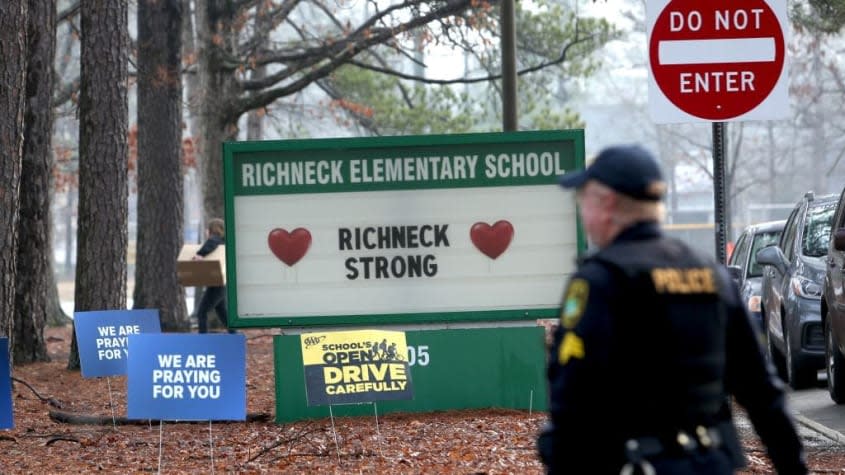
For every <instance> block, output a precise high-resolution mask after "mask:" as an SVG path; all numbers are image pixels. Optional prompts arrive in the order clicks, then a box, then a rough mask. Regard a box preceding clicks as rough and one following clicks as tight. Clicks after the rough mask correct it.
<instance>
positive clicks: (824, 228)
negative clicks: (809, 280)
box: [801, 203, 836, 257]
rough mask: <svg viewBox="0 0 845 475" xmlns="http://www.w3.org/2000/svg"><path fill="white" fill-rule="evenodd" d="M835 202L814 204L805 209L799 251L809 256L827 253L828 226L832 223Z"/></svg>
mask: <svg viewBox="0 0 845 475" xmlns="http://www.w3.org/2000/svg"><path fill="white" fill-rule="evenodd" d="M835 206H836V203H826V204H824V205H820V206H814V207H812V208H810V209H809V210H808V211H807V217H806V218H805V219H804V233H803V239H802V241H801V253H802V254H804V255H805V256H810V257H821V256H826V255H827V245H828V243H829V242H830V228H831V226H832V225H833V212H834V211H836V207H835Z"/></svg>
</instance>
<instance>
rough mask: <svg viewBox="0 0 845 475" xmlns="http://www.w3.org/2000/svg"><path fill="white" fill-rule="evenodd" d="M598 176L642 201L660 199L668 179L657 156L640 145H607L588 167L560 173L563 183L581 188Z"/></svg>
mask: <svg viewBox="0 0 845 475" xmlns="http://www.w3.org/2000/svg"><path fill="white" fill-rule="evenodd" d="M588 180H596V181H598V182H600V183H602V184H603V185H605V186H608V187H610V188H612V189H613V190H614V191H616V192H618V193H622V194H624V195H627V196H630V197H631V198H634V199H637V200H643V201H659V200H661V199H662V198H663V196H664V195H665V194H666V182H665V181H663V173H662V172H661V171H660V165H658V163H657V160H656V159H655V158H654V156H653V155H652V154H651V153H650V152H649V151H648V150H646V149H645V148H643V147H641V146H639V145H616V146H612V147H608V148H605V149H604V150H602V151H601V152H599V155H598V156H597V157H596V159H595V160H593V163H591V164H590V166H588V167H587V168H585V169H584V170H580V171H573V172H569V173H566V174H564V175H561V177H560V179H559V183H560V186H562V187H564V188H579V187H581V186H583V185H584V184H585V183H587V181H588Z"/></svg>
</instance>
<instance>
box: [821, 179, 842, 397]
mask: <svg viewBox="0 0 845 475" xmlns="http://www.w3.org/2000/svg"><path fill="white" fill-rule="evenodd" d="M843 292H845V190H843V191H842V195H840V197H839V202H838V203H837V205H836V211H835V212H834V214H833V226H832V233H831V235H830V240H829V242H828V249H827V267H826V268H825V276H824V286H823V288H822V295H823V297H822V302H821V315H822V322H824V339H825V360H826V362H827V364H826V365H825V366H826V370H827V390H828V392H829V393H830V398H831V399H833V401H834V402H835V403H836V404H845V356H843V355H845V294H843Z"/></svg>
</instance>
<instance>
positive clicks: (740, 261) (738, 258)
mask: <svg viewBox="0 0 845 475" xmlns="http://www.w3.org/2000/svg"><path fill="white" fill-rule="evenodd" d="M747 256H748V231H746V232H744V233H742V235H741V236H740V237H739V239H737V241H736V246H735V247H734V250H733V252H732V253H731V260H730V261H729V262H728V264H730V265H732V266H737V267H742V266H744V265H745V261H746V259H747Z"/></svg>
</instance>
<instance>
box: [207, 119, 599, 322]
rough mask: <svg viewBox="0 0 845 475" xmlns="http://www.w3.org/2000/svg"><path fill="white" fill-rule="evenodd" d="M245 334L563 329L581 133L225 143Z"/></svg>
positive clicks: (235, 281)
mask: <svg viewBox="0 0 845 475" xmlns="http://www.w3.org/2000/svg"><path fill="white" fill-rule="evenodd" d="M223 151H224V180H225V199H226V226H227V229H226V232H227V246H226V251H227V266H226V271H227V282H228V298H229V308H230V314H231V315H230V319H232V320H233V321H232V322H231V323H232V324H233V326H237V327H258V326H261V327H271V326H281V327H285V326H297V327H301V326H311V325H371V324H391V323H397V324H407V323H431V322H456V321H465V322H466V321H501V320H523V319H536V318H554V317H556V316H557V313H556V311H557V308H558V307H559V305H560V298H561V292H562V290H563V285H564V282H565V279H566V276H567V275H568V274H569V273H571V272H572V271H573V269H574V262H575V257H576V255H577V253H578V250H579V249H583V247H584V239H583V235H582V234H581V233H579V232H578V226H577V219H576V213H575V203H574V200H573V199H572V196H571V194H570V193H568V192H565V191H563V190H562V189H561V188H560V187H558V186H557V185H556V183H557V182H556V179H557V177H558V176H559V175H561V174H563V173H565V172H566V171H569V170H572V169H576V168H579V167H583V166H584V140H583V131H580V130H576V131H551V132H516V133H506V134H463V135H435V136H413V137H381V138H366V139H359V138H353V139H323V140H290V141H261V142H231V143H226V144H224V148H223Z"/></svg>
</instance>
